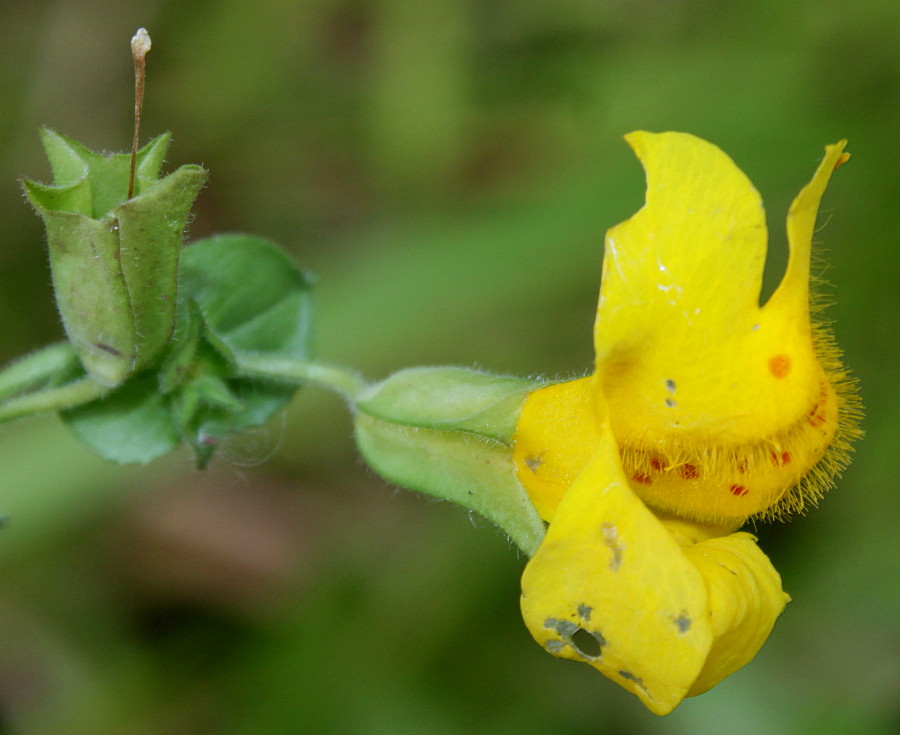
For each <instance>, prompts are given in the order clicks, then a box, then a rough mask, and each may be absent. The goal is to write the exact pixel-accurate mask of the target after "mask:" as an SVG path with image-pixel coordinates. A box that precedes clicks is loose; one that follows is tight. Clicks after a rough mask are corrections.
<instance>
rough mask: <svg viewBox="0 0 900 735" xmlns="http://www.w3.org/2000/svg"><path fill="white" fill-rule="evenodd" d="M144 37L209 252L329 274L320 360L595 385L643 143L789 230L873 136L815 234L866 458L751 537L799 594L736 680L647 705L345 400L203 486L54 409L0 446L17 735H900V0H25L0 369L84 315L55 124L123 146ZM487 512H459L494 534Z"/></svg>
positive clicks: (516, 562) (313, 405)
mask: <svg viewBox="0 0 900 735" xmlns="http://www.w3.org/2000/svg"><path fill="white" fill-rule="evenodd" d="M141 25H143V26H146V27H147V28H148V29H149V30H150V32H151V35H152V37H153V42H154V50H153V52H152V53H151V55H150V57H149V61H148V64H149V70H150V77H149V81H148V89H147V98H146V101H145V119H144V128H143V132H144V136H143V137H144V139H145V140H146V139H147V138H149V137H150V136H151V135H154V134H157V133H159V132H161V131H164V130H172V131H173V133H174V144H173V146H172V148H171V153H170V158H171V160H170V164H171V166H172V167H174V166H175V165H177V164H181V163H187V162H195V163H203V164H204V165H206V166H207V167H208V168H209V169H210V171H211V173H212V178H211V183H210V186H209V187H208V188H207V190H206V191H205V192H204V193H203V194H202V195H201V197H200V201H199V205H198V208H197V212H196V217H195V219H194V221H193V222H192V224H191V227H190V235H191V237H192V238H195V239H196V238H198V237H201V236H205V235H207V234H210V233H212V232H214V231H234V230H240V231H247V232H252V233H255V234H259V235H263V236H266V237H269V238H272V239H274V240H276V241H278V242H280V243H282V244H283V245H284V246H285V248H286V249H288V250H289V251H290V252H291V253H292V254H293V256H294V257H295V259H296V261H297V262H298V263H300V264H302V265H303V266H304V267H305V268H308V269H309V270H311V271H312V272H314V273H315V274H316V275H317V277H318V284H317V308H318V312H317V319H318V322H317V325H318V326H317V340H316V344H317V352H318V355H319V356H320V357H321V359H324V360H328V361H333V362H341V363H345V364H348V365H352V366H355V367H357V368H359V369H360V370H362V371H363V372H364V373H365V374H366V375H367V376H368V377H370V378H373V379H376V378H381V377H384V376H385V375H387V374H388V373H389V372H391V371H393V370H396V369H399V368H401V367H404V366H409V365H419V364H455V365H463V366H479V367H481V368H484V369H485V370H489V371H493V372H499V373H513V374H523V375H538V374H542V375H553V376H556V375H560V376H569V375H575V374H578V373H581V372H583V371H585V370H587V369H588V368H589V367H590V364H591V357H592V355H591V339H590V333H591V332H590V330H591V322H592V318H593V311H594V305H595V300H596V291H597V285H598V282H599V270H600V259H601V254H602V241H603V233H604V231H605V230H606V228H607V227H609V226H611V225H613V224H615V223H617V222H620V221H621V220H623V219H625V218H627V217H628V216H630V214H632V213H633V212H635V211H636V210H637V209H638V208H639V207H640V205H641V204H642V202H643V174H642V171H641V169H640V166H639V165H638V163H637V162H636V160H635V159H634V158H633V156H632V154H631V153H630V151H629V150H628V148H627V146H626V145H625V144H624V143H623V142H622V140H621V136H622V135H623V134H624V133H626V132H628V131H630V130H633V129H639V128H643V129H648V130H655V131H661V130H667V129H673V130H684V131H689V132H692V133H695V134H697V135H700V136H702V137H705V138H707V139H709V140H711V141H713V142H715V143H716V144H718V145H719V146H720V147H721V148H723V149H724V150H725V151H726V152H728V153H729V154H730V155H731V156H732V157H733V158H734V159H735V160H736V161H737V162H738V164H739V165H740V166H741V167H742V168H743V169H744V171H746V172H747V174H748V175H749V176H750V177H751V179H753V181H754V182H755V183H756V185H757V187H758V188H759V189H760V191H761V192H762V194H763V197H764V200H765V201H766V203H767V211H768V216H769V225H770V229H771V230H772V243H773V253H772V257H771V259H770V260H771V262H770V269H769V270H770V278H769V283H770V285H771V283H774V282H775V280H777V277H778V273H779V269H780V268H782V267H783V265H784V260H785V257H784V248H785V238H784V235H783V234H782V233H783V230H784V225H783V223H784V216H785V213H786V211H787V207H788V205H789V203H790V201H791V199H792V197H793V196H794V195H795V194H796V193H797V191H798V190H799V188H800V187H801V186H802V185H803V184H804V183H805V182H806V181H807V180H808V178H809V177H810V175H811V174H812V172H813V170H814V168H815V166H816V163H817V161H818V160H819V158H820V156H821V155H822V152H823V145H824V144H826V143H830V142H834V141H835V140H838V139H840V138H843V137H847V138H849V139H850V147H849V149H850V150H851V151H852V153H853V160H852V163H851V164H850V165H848V166H845V167H843V168H841V170H840V172H839V174H838V175H837V176H836V177H835V179H834V181H833V183H832V185H831V187H830V189H829V192H828V195H827V197H826V201H825V207H824V214H823V216H822V218H821V222H822V223H823V226H821V228H820V231H819V235H818V237H819V239H820V240H821V242H822V244H823V246H824V249H825V250H826V251H827V253H828V260H829V262H830V266H831V267H830V270H829V271H828V274H827V278H828V279H829V280H830V281H831V283H832V286H831V288H830V294H831V296H832V297H833V298H834V300H835V304H834V306H833V307H831V309H830V310H829V312H828V316H829V317H830V318H831V319H833V320H834V321H835V329H836V332H837V336H838V340H839V342H840V344H841V345H842V346H843V348H844V350H845V351H846V356H847V362H848V363H849V365H850V366H851V367H852V368H853V370H854V371H855V373H856V375H858V376H859V378H860V380H861V381H862V388H863V394H864V398H865V402H866V404H867V407H868V411H867V414H868V415H867V418H866V421H865V428H866V431H867V433H868V436H867V438H866V439H865V440H864V441H863V442H862V443H861V444H860V445H859V447H858V454H857V459H856V461H855V463H854V464H853V466H852V467H851V468H850V470H849V471H848V472H846V474H845V477H844V479H843V480H842V481H841V483H840V488H839V489H838V490H837V491H834V492H833V493H831V494H830V495H829V496H828V497H827V498H826V499H825V501H824V502H823V503H822V506H821V508H820V509H819V510H817V511H815V512H813V513H811V514H810V515H809V516H807V517H805V518H800V519H797V520H796V521H794V522H793V523H792V524H789V525H779V526H761V527H760V528H759V529H758V532H759V535H760V537H761V543H762V545H763V547H764V549H765V550H766V551H767V552H768V553H769V554H770V555H771V556H772V558H773V560H774V562H775V564H776V567H777V568H778V569H779V570H780V571H781V573H782V576H783V578H784V583H785V587H786V589H787V590H788V591H789V592H790V593H791V594H792V596H793V597H794V601H793V602H792V603H791V604H790V606H789V607H788V609H787V611H786V612H785V614H784V616H783V617H782V619H781V620H779V622H778V625H777V627H776V630H775V631H774V633H773V635H772V637H771V639H770V640H769V642H768V643H767V645H766V646H765V647H764V648H763V650H762V651H761V653H760V654H759V655H758V657H757V659H756V660H755V661H754V662H753V664H751V665H750V666H748V667H746V668H745V669H744V670H742V671H740V672H739V673H737V674H736V675H734V676H732V677H731V678H730V679H728V680H727V681H726V682H724V683H723V684H721V685H719V686H718V687H716V688H715V689H714V690H713V691H712V692H710V693H708V694H706V695H704V696H702V697H700V698H697V699H693V700H688V701H687V702H685V703H684V704H683V705H682V706H681V707H680V708H679V709H678V710H676V711H675V713H674V714H672V715H670V716H669V717H667V718H664V719H659V718H656V717H655V716H653V715H651V714H649V713H648V712H646V711H645V710H644V709H643V707H642V706H641V705H640V704H639V703H638V701H637V700H636V699H634V698H632V697H631V696H630V695H627V694H625V693H624V692H622V691H620V690H619V689H618V688H617V687H616V686H614V685H613V684H611V683H609V682H607V681H606V680H605V679H603V678H602V677H601V676H600V675H599V674H597V673H596V672H595V671H593V670H592V669H590V668H588V667H586V666H580V665H576V664H573V663H569V662H561V661H557V660H556V659H553V658H552V657H550V656H549V655H547V654H546V653H544V652H543V651H541V650H540V648H539V647H538V646H537V645H536V644H534V643H533V642H532V641H531V639H530V636H529V635H528V633H527V631H526V630H525V628H524V625H523V624H522V622H521V619H520V616H519V612H518V578H519V574H520V572H521V568H522V566H523V559H522V558H520V557H519V555H517V553H516V551H515V549H513V548H511V547H510V545H509V543H508V542H507V540H506V539H504V538H503V537H502V536H501V535H500V534H499V533H497V532H496V531H495V530H493V529H492V528H491V527H490V526H489V524H487V523H486V522H484V521H481V520H480V519H478V518H470V517H469V516H468V515H467V514H466V512H465V511H462V510H460V509H458V508H454V507H452V506H450V505H448V504H440V503H434V502H428V501H426V500H424V499H423V498H421V497H418V496H415V495H412V494H409V493H405V492H398V491H396V490H395V489H394V488H392V487H389V486H387V485H386V484H385V483H383V482H382V481H380V480H379V479H378V478H376V477H374V476H373V475H372V473H370V472H369V471H368V470H367V469H366V468H365V467H364V466H363V465H362V463H361V462H360V460H359V459H358V458H357V457H356V454H355V450H354V447H353V443H352V439H351V427H350V422H349V419H348V417H347V414H346V411H345V409H344V407H343V406H342V404H341V402H340V401H339V400H337V399H335V398H333V397H331V396H329V395H325V394H322V393H316V392H315V391H313V390H308V391H305V392H304V393H303V394H302V395H300V396H298V398H297V399H296V400H295V401H294V402H293V404H292V405H291V407H290V410H288V411H287V412H286V414H285V415H284V416H283V417H281V418H280V419H278V420H276V421H273V422H271V424H270V425H269V426H267V427H265V428H264V429H262V430H259V431H256V432H253V433H252V434H251V435H249V436H247V437H243V438H241V439H238V440H235V441H234V442H233V443H232V444H231V445H230V446H228V447H226V450H225V451H224V452H223V453H222V455H221V456H220V457H219V459H218V460H217V461H216V462H214V466H213V467H212V469H211V470H209V471H207V472H203V473H200V472H197V471H195V470H194V469H193V467H192V464H191V461H190V457H189V455H188V453H187V451H181V452H177V453H176V455H175V456H172V457H170V458H167V459H166V460H164V461H161V462H158V463H156V464H154V465H152V466H150V467H146V468H125V469H121V468H117V467H114V466H111V465H108V464H105V463H103V462H102V461H100V460H98V459H96V458H94V457H92V456H91V455H90V454H88V453H87V452H86V451H85V450H84V449H83V448H82V447H81V446H80V445H79V444H78V443H77V442H76V441H75V440H74V439H73V438H71V437H70V436H69V435H68V434H67V433H66V431H65V430H64V429H63V428H62V427H61V426H60V424H59V422H58V421H57V420H56V419H55V418H42V419H31V420H27V421H22V422H19V423H15V424H11V425H7V426H3V427H2V428H0V511H2V512H4V513H6V514H8V515H9V516H10V517H11V520H10V523H9V526H8V527H7V528H6V529H4V530H3V531H2V532H0V732H3V733H6V732H8V733H23V734H26V735H37V734H43V733H54V734H57V733H64V734H68V733H73V734H81V733H98V734H100V735H105V734H107V733H115V734H119V733H122V734H127V735H130V734H132V733H140V734H153V735H156V734H163V735H168V734H172V735H182V734H193V733H198V734H199V733H204V734H205V733H215V734H216V735H218V734H220V733H222V734H227V735H232V734H233V735H239V734H240V735H243V734H245V733H246V734H250V733H252V734H259V735H266V734H268V733H350V734H353V733H365V734H368V733H378V734H380V733H384V734H390V735H394V734H398V735H402V734H403V733H425V732H427V733H436V734H439V735H440V734H443V733H464V732H465V733H521V734H522V735H525V734H526V733H562V734H572V735H576V734H578V735H581V734H584V735H588V734H593V733H606V732H609V733H624V734H625V735H628V734H630V733H675V734H681V733H684V734H690V735H698V733H720V732H728V733H772V734H775V735H778V734H780V733H816V734H817V735H819V734H823V733H824V734H826V735H828V734H831V733H835V734H837V733H840V734H841V735H845V734H848V733H849V734H852V733H873V734H877V733H894V732H896V731H897V730H896V728H898V726H900V715H898V698H897V692H898V691H900V630H898V620H900V599H898V598H900V580H898V576H897V571H896V570H897V560H898V556H897V552H898V542H897V530H896V529H897V513H896V508H897V506H896V496H897V488H898V481H897V471H896V468H897V465H898V446H900V431H898V422H897V418H896V417H897V416H898V415H900V405H898V403H900V401H898V391H897V390H896V385H897V364H898V350H900V340H898V331H897V315H898V313H900V309H898V306H900V296H898V294H900V289H898V287H897V276H898V275H900V274H898V268H897V264H898V259H897V256H896V237H897V235H896V233H897V231H898V229H900V215H898V209H897V203H896V202H897V198H898V195H900V166H898V149H900V138H898V136H897V135H896V131H897V129H898V128H900V41H898V39H900V3H896V2H892V1H891V0H858V1H857V2H855V3H846V2H843V1H842V0H819V1H818V2H785V0H757V1H756V2H717V1H716V0H605V1H604V0H554V2H538V1H537V0H496V1H492V0H468V1H462V0H419V1H418V2H409V1H407V2H402V1H400V0H305V1H304V0H258V1H257V2H254V3H251V2H248V1H247V0H222V1H220V2H211V1H210V0H197V1H195V2H192V3H177V2H174V0H172V1H170V2H162V1H160V0H156V1H154V0H144V1H143V2H141V3H123V2H120V1H118V0H79V2H77V3H76V2H51V1H50V0H4V2H3V3H2V4H0V95H2V97H0V99H2V106H0V217H2V222H3V225H4V226H3V237H2V239H0V336H2V338H0V359H2V361H4V362H5V361H6V360H8V359H11V358H13V357H15V356H17V355H20V354H22V353H24V352H26V351H28V350H31V349H34V348H36V347H38V346H40V345H43V344H45V343H47V342H49V341H52V340H57V339H59V338H60V335H61V328H60V326H59V323H58V318H57V315H56V312H55V308H54V306H53V303H52V295H51V291H50V287H49V277H48V271H47V268H46V254H45V248H44V244H43V233H42V230H41V226H40V222H39V221H38V219H37V217H35V216H34V215H33V213H32V212H31V211H30V209H29V207H28V206H27V205H26V204H25V202H24V201H23V198H22V196H21V194H20V191H19V188H18V184H17V177H19V176H21V175H28V176H30V177H34V178H39V179H44V180H47V179H48V178H49V170H48V166H47V164H46V163H45V161H44V160H43V155H42V152H41V149H40V145H39V141H38V137H37V133H36V128H37V127H38V126H39V125H41V124H46V125H49V126H51V127H53V128H54V129H57V130H59V131H60V132H63V133H65V134H67V135H69V136H72V137H75V138H77V139H79V140H81V141H83V142H84V143H86V144H87V145H90V146H91V147H94V148H98V149H112V150H114V149H125V148H127V147H128V146H129V145H130V136H131V131H130V119H131V109H132V108H131V105H132V101H131V94H132V78H131V74H132V71H131V66H130V58H129V53H128V41H129V39H130V37H131V35H132V33H133V32H134V30H135V29H136V28H137V27H138V26H141ZM473 526H474V527H473Z"/></svg>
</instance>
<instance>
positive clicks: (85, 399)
mask: <svg viewBox="0 0 900 735" xmlns="http://www.w3.org/2000/svg"><path fill="white" fill-rule="evenodd" d="M107 390H108V388H104V387H103V386H102V385H100V384H99V383H95V382H94V381H93V380H92V379H91V378H81V379H80V380H75V381H73V382H71V383H68V384H66V385H62V386H60V387H58V388H45V389H43V390H39V391H35V392H34V393H28V394H27V395H24V396H18V397H17V398H11V399H10V400H8V401H6V402H4V403H0V423H4V422H6V421H11V420H12V419H17V418H20V417H22V416H30V415H31V414H35V413H47V412H49V411H64V410H65V409H67V408H75V407H76V406H81V405H83V404H85V403H89V402H90V401H93V400H96V399H97V398H101V397H102V396H103V394H104V393H105V392H106V391H107Z"/></svg>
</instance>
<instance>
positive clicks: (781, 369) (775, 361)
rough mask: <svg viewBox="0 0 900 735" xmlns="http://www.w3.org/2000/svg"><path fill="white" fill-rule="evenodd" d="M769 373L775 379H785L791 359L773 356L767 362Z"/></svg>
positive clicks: (789, 369)
mask: <svg viewBox="0 0 900 735" xmlns="http://www.w3.org/2000/svg"><path fill="white" fill-rule="evenodd" d="M769 372H770V373H772V375H774V376H775V377H776V378H785V377H787V375H788V373H790V372H791V358H790V357H788V356H787V355H775V357H773V358H772V359H771V360H769Z"/></svg>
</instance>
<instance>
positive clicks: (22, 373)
mask: <svg viewBox="0 0 900 735" xmlns="http://www.w3.org/2000/svg"><path fill="white" fill-rule="evenodd" d="M75 359H76V358H75V351H74V350H73V349H72V346H71V345H70V344H69V343H68V342H58V343H57V344H53V345H48V346H47V347H42V348H41V349H39V350H38V351H37V352H32V353H31V354H30V355H26V356H25V357H22V358H20V359H18V360H16V361H15V362H13V363H11V364H10V365H8V366H7V367H5V368H4V369H3V370H0V401H3V400H6V399H7V398H9V397H10V396H14V395H16V394H18V393H22V392H23V391H26V390H30V389H31V388H34V387H36V386H38V385H40V384H41V383H44V382H46V381H47V380H49V379H50V378H52V377H54V376H55V375H57V374H58V373H61V372H62V371H64V370H67V369H68V368H70V367H72V366H73V365H74V364H75Z"/></svg>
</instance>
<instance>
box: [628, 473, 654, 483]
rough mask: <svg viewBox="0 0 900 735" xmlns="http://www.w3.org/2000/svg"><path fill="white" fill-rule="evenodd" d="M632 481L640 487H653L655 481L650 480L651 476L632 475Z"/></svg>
mask: <svg viewBox="0 0 900 735" xmlns="http://www.w3.org/2000/svg"><path fill="white" fill-rule="evenodd" d="M631 479H632V480H634V481H635V482H636V483H638V485H652V484H653V480H651V479H650V475H632V476H631Z"/></svg>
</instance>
